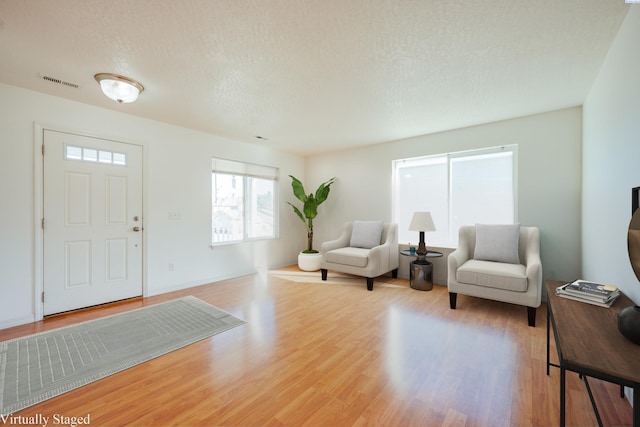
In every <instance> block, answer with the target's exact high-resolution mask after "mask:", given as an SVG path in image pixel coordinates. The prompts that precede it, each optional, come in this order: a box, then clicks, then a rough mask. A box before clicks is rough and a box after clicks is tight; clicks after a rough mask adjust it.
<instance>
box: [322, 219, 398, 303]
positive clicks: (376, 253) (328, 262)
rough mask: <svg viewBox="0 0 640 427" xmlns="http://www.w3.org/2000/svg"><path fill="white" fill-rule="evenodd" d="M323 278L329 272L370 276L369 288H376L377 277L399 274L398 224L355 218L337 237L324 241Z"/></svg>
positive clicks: (368, 277) (345, 225)
mask: <svg viewBox="0 0 640 427" xmlns="http://www.w3.org/2000/svg"><path fill="white" fill-rule="evenodd" d="M320 253H321V254H322V263H321V274H322V280H327V271H328V270H332V271H337V272H340V273H347V274H355V275H356V276H364V277H366V278H367V289H368V290H370V291H372V290H373V279H374V278H375V277H378V276H381V275H383V274H385V273H388V272H392V275H393V277H398V265H399V263H400V260H399V259H398V258H399V254H398V225H397V224H390V223H385V222H383V221H354V222H347V223H345V224H344V225H343V226H342V234H340V237H338V238H337V239H336V240H331V241H328V242H324V243H323V244H322V246H321V247H320Z"/></svg>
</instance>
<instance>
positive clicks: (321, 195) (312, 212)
mask: <svg viewBox="0 0 640 427" xmlns="http://www.w3.org/2000/svg"><path fill="white" fill-rule="evenodd" d="M289 177H290V178H291V187H292V188H293V195H294V196H296V198H297V199H298V200H300V201H301V202H302V203H303V205H302V210H300V209H299V208H298V207H297V206H295V205H294V204H292V203H290V202H287V203H289V204H290V205H291V207H292V208H293V211H294V212H295V213H296V215H298V217H299V218H300V219H301V220H302V222H304V224H305V225H306V227H307V249H305V250H303V251H302V252H300V254H298V267H299V268H300V269H301V270H305V271H316V270H320V261H321V259H322V256H321V255H320V253H319V252H318V251H317V250H315V249H313V220H314V219H315V218H316V216H317V215H318V206H320V205H321V204H322V203H323V202H324V201H325V200H327V197H328V196H329V191H330V190H331V184H333V182H334V180H335V178H331V179H330V180H328V181H326V182H323V183H322V184H320V186H319V187H318V189H317V190H316V192H315V193H309V194H306V192H305V190H304V186H303V185H302V182H301V181H300V180H299V179H298V178H296V177H295V176H293V175H289Z"/></svg>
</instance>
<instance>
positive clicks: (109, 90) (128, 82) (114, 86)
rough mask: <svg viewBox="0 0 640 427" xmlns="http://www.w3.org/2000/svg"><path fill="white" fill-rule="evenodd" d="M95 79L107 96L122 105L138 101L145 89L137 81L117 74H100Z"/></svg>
mask: <svg viewBox="0 0 640 427" xmlns="http://www.w3.org/2000/svg"><path fill="white" fill-rule="evenodd" d="M94 77H95V79H96V81H97V82H98V83H100V88H101V89H102V92H104V94H105V95H107V96H108V97H109V98H111V99H113V100H114V101H118V102H120V103H128V102H133V101H135V100H136V99H138V95H140V92H142V91H143V90H144V87H143V86H142V85H141V84H140V83H138V82H137V81H135V80H132V79H130V78H128V77H124V76H119V75H117V74H110V73H100V74H96V75H95V76H94Z"/></svg>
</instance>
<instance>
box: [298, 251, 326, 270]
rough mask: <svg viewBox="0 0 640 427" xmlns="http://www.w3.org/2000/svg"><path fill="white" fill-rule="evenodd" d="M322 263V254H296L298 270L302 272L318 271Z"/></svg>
mask: <svg viewBox="0 0 640 427" xmlns="http://www.w3.org/2000/svg"><path fill="white" fill-rule="evenodd" d="M321 262H322V254H320V253H317V254H305V253H302V252H300V253H299V254H298V268H299V269H300V270H303V271H318V270H320V263H321Z"/></svg>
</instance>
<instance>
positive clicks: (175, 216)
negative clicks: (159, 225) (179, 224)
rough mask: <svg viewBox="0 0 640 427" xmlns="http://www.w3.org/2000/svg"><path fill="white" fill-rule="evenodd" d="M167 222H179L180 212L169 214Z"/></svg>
mask: <svg viewBox="0 0 640 427" xmlns="http://www.w3.org/2000/svg"><path fill="white" fill-rule="evenodd" d="M169 220H170V221H179V220H180V212H169Z"/></svg>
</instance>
